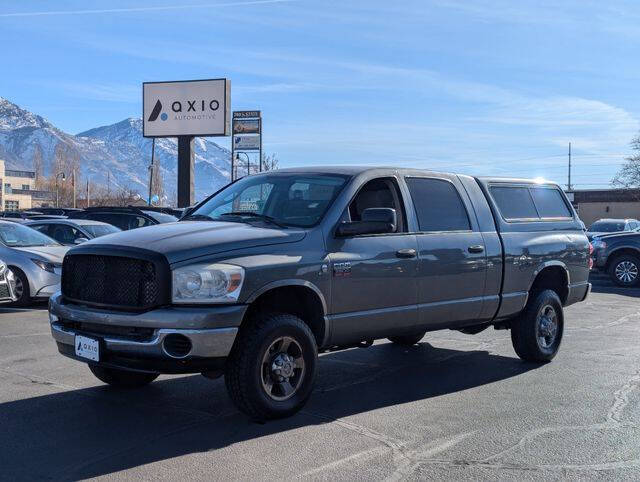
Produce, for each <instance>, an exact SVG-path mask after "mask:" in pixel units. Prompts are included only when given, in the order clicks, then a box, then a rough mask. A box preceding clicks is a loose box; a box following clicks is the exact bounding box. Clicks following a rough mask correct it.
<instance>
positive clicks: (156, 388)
mask: <svg viewBox="0 0 640 482" xmlns="http://www.w3.org/2000/svg"><path fill="white" fill-rule="evenodd" d="M476 346H482V344H481V343H480V344H476ZM538 366H539V365H535V364H528V363H523V362H521V361H520V360H519V359H517V358H515V356H514V357H513V358H511V357H505V356H499V355H494V354H491V353H489V352H487V351H484V350H468V351H463V350H452V349H445V348H436V347H433V346H431V345H429V344H428V343H422V344H420V345H418V346H415V347H411V348H406V347H399V346H396V345H392V344H389V343H385V344H377V345H374V346H373V347H371V348H368V349H366V350H365V349H353V350H348V351H344V352H336V353H329V354H326V355H323V356H321V358H320V363H319V369H318V378H317V386H316V390H315V391H314V393H313V395H312V396H311V399H310V400H309V403H308V404H307V406H306V407H305V408H304V409H303V411H302V412H301V413H299V414H297V415H296V416H294V417H291V418H289V419H285V420H279V421H273V422H268V423H266V424H258V423H254V422H251V421H250V420H248V419H247V418H246V417H245V416H244V415H242V414H240V413H239V412H237V411H236V410H235V409H234V407H233V405H232V404H231V402H230V400H229V399H228V397H227V395H226V392H225V388H224V381H223V380H222V379H218V380H215V381H212V380H208V379H205V378H204V377H202V376H200V375H195V376H180V377H172V378H164V379H160V380H158V381H156V382H155V383H153V384H151V385H149V386H148V387H145V388H142V389H139V390H134V391H125V390H117V389H112V388H110V387H106V386H103V385H100V386H96V387H92V388H85V389H72V388H70V387H65V386H64V385H57V384H56V383H53V382H51V381H45V380H43V379H39V378H36V377H34V378H29V379H28V380H30V382H31V383H34V384H42V385H47V386H46V387H41V389H42V390H43V391H49V390H58V391H57V392H56V393H51V394H47V395H42V396H38V397H33V398H27V399H22V400H15V401H9V402H5V403H2V404H0V427H2V429H1V430H0V447H2V452H1V453H0V460H3V462H2V464H1V465H2V467H3V469H2V472H3V474H2V478H4V477H6V478H7V479H6V480H24V479H35V478H38V479H55V480H70V479H72V480H75V479H84V478H89V477H97V476H102V475H107V474H112V473H115V472H119V471H122V470H126V469H133V468H136V467H140V466H142V465H145V464H150V463H153V462H159V461H168V460H170V459H175V458H177V457H181V456H185V455H189V454H201V453H204V452H210V451H214V450H216V449H221V448H224V447H229V446H232V445H234V444H238V443H242V442H246V443H247V444H245V445H248V447H246V446H245V447H244V449H245V450H251V447H253V446H255V447H256V450H255V452H253V451H252V453H251V454H250V455H247V457H246V458H254V457H255V458H257V459H256V463H260V457H265V450H266V449H265V448H264V440H262V441H261V440H260V439H261V438H263V437H265V436H273V437H274V438H276V439H279V440H282V443H283V444H284V445H282V446H281V447H280V448H279V449H274V450H275V451H276V452H277V451H278V450H283V447H286V446H289V447H291V446H296V445H297V446H299V447H300V449H299V450H300V451H301V453H302V452H304V451H305V450H306V449H304V446H305V444H306V443H308V440H311V439H309V437H312V438H315V437H317V436H318V433H319V432H318V433H316V434H309V433H302V434H298V436H299V437H300V438H299V440H300V442H299V444H292V443H291V442H290V441H289V443H286V440H284V437H282V438H281V437H280V434H285V433H286V432H289V431H292V430H297V429H300V430H303V431H304V430H306V429H308V428H310V429H311V430H314V431H315V430H320V427H321V426H324V424H326V423H329V422H331V421H333V420H335V419H339V418H343V417H348V416H351V415H355V414H365V413H367V412H369V411H372V410H376V409H379V408H383V407H389V406H396V405H402V404H409V403H411V402H415V401H424V400H428V399H430V398H434V397H438V396H441V395H445V394H450V393H454V392H460V391H464V390H468V389H472V388H474V387H478V386H482V385H486V384H490V383H494V382H497V381H500V380H504V379H507V378H510V377H514V376H518V375H521V374H523V373H525V372H527V371H529V370H533V369H535V368H537V367H538ZM20 391H22V390H20ZM18 393H19V392H18ZM405 408H406V409H407V410H415V407H413V408H412V407H410V406H408V407H400V409H405ZM424 408H425V407H424V405H423V406H422V407H421V409H424ZM378 416H379V415H377V417H378ZM287 438H288V437H287ZM305 440H307V442H305ZM276 445H279V444H277V443H276V444H274V447H275V446H276ZM260 447H262V448H260ZM277 455H278V454H277V453H275V454H271V453H269V454H268V455H266V456H267V457H269V458H272V457H273V458H274V459H277ZM211 456H213V454H211ZM222 459H224V460H226V462H227V463H228V464H230V466H231V467H233V466H234V464H237V463H238V461H237V458H236V459H234V457H233V456H231V459H230V460H229V454H226V455H225V456H224V457H222V456H221V460H222ZM242 459H243V460H244V459H245V457H243V458H242ZM202 460H203V459H202V458H195V459H194V458H191V459H189V461H188V462H185V463H196V464H197V463H198V462H202ZM221 460H216V461H215V463H213V462H211V460H210V459H209V461H208V462H207V464H208V465H209V466H210V467H211V468H212V470H213V468H215V466H216V465H217V464H218V463H221ZM245 462H246V461H245ZM245 462H243V463H245ZM262 463H263V464H267V463H268V461H262ZM227 470H229V468H227ZM138 475H140V474H139V473H138ZM132 476H134V475H132V474H129V475H128V477H132ZM211 476H212V478H217V477H215V476H214V475H213V473H212V474H211ZM238 476H240V472H238Z"/></svg>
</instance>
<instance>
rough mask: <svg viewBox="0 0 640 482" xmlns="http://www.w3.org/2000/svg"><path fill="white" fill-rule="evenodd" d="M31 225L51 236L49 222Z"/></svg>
mask: <svg viewBox="0 0 640 482" xmlns="http://www.w3.org/2000/svg"><path fill="white" fill-rule="evenodd" d="M29 227H30V228H32V229H35V230H36V231H40V232H41V233H42V234H46V235H47V236H49V224H31V225H30V226H29Z"/></svg>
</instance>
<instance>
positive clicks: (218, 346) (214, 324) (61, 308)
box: [49, 293, 247, 373]
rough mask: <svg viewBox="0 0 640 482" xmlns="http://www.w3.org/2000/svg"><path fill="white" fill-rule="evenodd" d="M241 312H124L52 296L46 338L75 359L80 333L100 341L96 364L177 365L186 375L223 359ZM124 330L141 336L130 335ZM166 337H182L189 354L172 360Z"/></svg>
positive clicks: (227, 309)
mask: <svg viewBox="0 0 640 482" xmlns="http://www.w3.org/2000/svg"><path fill="white" fill-rule="evenodd" d="M246 309H247V306H246V305H224V306H208V307H165V308H159V309H156V310H151V311H147V312H144V313H126V312H120V311H107V310H98V309H92V308H89V307H85V306H81V305H76V304H71V303H65V302H64V300H63V298H62V296H61V294H60V293H56V294H55V295H53V296H52V297H51V298H50V299H49V321H50V324H51V334H52V335H53V338H54V339H55V340H56V342H57V343H58V349H59V351H60V352H61V353H63V354H64V355H67V356H71V357H72V358H73V357H75V356H74V345H75V336H76V335H83V336H88V337H91V338H94V339H97V340H99V342H100V350H101V358H100V363H103V361H104V363H105V364H111V365H117V366H120V367H123V368H128V367H131V368H136V367H137V365H138V364H139V362H144V367H143V369H146V370H155V369H156V368H157V371H158V372H166V373H173V372H175V370H174V369H175V368H176V366H177V365H178V364H179V367H180V370H182V371H185V372H187V371H189V370H188V368H189V367H190V366H191V367H195V366H196V365H197V366H199V365H198V363H201V362H204V361H205V360H207V359H222V358H225V357H227V356H228V355H229V353H230V352H231V348H232V347H233V343H234V341H235V338H236V335H237V333H238V328H239V327H240V324H241V322H242V319H243V317H244V314H245V311H246ZM129 332H136V333H138V332H139V333H142V334H141V335H135V336H132V335H130V334H128V333H129ZM170 335H180V336H182V337H185V338H187V339H188V340H189V342H190V346H191V348H190V350H189V351H188V353H186V354H184V355H182V354H181V355H180V356H177V355H176V354H175V353H172V352H171V350H169V351H167V349H166V346H165V339H166V338H167V337H168V336H170ZM102 354H104V357H103V356H102ZM84 361H86V360H84ZM154 363H155V364H156V365H154ZM171 363H173V365H176V366H171ZM163 367H167V369H166V370H165V369H164V368H163ZM192 371H199V370H198V369H197V368H194V369H193V370H192Z"/></svg>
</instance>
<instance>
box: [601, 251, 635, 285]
mask: <svg viewBox="0 0 640 482" xmlns="http://www.w3.org/2000/svg"><path fill="white" fill-rule="evenodd" d="M609 277H610V278H611V281H613V282H614V283H615V284H617V285H618V286H625V287H628V286H637V285H638V282H640V259H639V258H638V257H637V256H634V255H632V254H623V255H621V256H618V257H616V258H615V259H614V260H613V261H612V262H611V264H610V265H609Z"/></svg>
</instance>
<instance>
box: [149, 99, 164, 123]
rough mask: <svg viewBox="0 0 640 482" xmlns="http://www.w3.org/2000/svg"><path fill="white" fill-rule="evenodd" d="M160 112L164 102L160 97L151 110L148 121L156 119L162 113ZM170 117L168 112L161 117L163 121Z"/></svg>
mask: <svg viewBox="0 0 640 482" xmlns="http://www.w3.org/2000/svg"><path fill="white" fill-rule="evenodd" d="M160 112H162V102H160V99H158V101H157V102H156V105H154V106H153V110H152V111H151V115H150V116H149V119H147V121H148V122H153V121H155V120H156V119H157V118H158V116H159V115H160ZM168 117H169V116H168V115H167V114H165V113H163V114H162V115H161V116H160V119H162V120H163V121H166V120H167V118H168Z"/></svg>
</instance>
